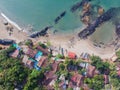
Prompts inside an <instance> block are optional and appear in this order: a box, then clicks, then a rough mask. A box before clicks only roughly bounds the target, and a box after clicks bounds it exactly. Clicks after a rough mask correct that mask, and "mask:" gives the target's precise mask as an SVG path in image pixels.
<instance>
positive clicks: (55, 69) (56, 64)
mask: <svg viewBox="0 0 120 90" xmlns="http://www.w3.org/2000/svg"><path fill="white" fill-rule="evenodd" d="M59 63H60V62H58V61H54V62H53V63H52V64H51V66H52V71H53V72H54V73H55V72H57V70H58V69H59V67H58V66H59Z"/></svg>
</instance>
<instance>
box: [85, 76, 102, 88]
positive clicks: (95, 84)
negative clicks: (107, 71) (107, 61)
mask: <svg viewBox="0 0 120 90" xmlns="http://www.w3.org/2000/svg"><path fill="white" fill-rule="evenodd" d="M84 82H85V83H86V84H87V85H88V86H89V87H90V88H91V89H93V90H101V89H102V88H103V86H104V79H103V76H102V75H96V76H94V77H93V78H86V79H85V80H84Z"/></svg>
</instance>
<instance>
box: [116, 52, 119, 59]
mask: <svg viewBox="0 0 120 90" xmlns="http://www.w3.org/2000/svg"><path fill="white" fill-rule="evenodd" d="M116 55H117V57H118V59H120V50H119V51H117V52H116Z"/></svg>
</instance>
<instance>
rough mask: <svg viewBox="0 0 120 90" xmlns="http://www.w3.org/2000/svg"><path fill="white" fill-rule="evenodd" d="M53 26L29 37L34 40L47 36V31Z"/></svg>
mask: <svg viewBox="0 0 120 90" xmlns="http://www.w3.org/2000/svg"><path fill="white" fill-rule="evenodd" d="M52 27H53V26H47V27H45V28H44V29H43V30H41V31H38V32H35V33H33V34H31V35H30V37H31V38H36V37H38V36H45V35H46V34H47V31H48V29H50V28H52Z"/></svg>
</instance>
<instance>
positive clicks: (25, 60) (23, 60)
mask: <svg viewBox="0 0 120 90" xmlns="http://www.w3.org/2000/svg"><path fill="white" fill-rule="evenodd" d="M28 59H29V57H28V56H27V55H24V57H23V59H22V63H24V64H25V65H26V63H27V61H28Z"/></svg>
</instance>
